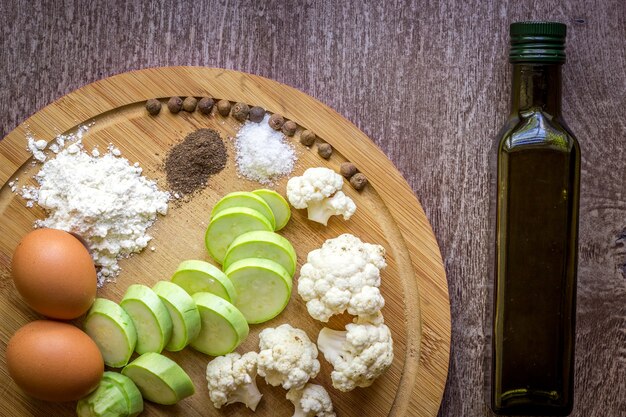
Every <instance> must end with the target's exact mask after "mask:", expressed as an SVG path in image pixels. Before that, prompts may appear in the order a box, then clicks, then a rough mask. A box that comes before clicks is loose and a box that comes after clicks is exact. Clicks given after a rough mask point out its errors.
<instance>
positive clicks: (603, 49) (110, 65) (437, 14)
mask: <svg viewBox="0 0 626 417" xmlns="http://www.w3.org/2000/svg"><path fill="white" fill-rule="evenodd" d="M0 17H1V18H2V20H3V22H4V24H3V25H2V28H0V36H1V37H2V38H1V42H0V46H1V49H0V56H1V58H2V59H0V72H1V73H2V74H3V77H2V79H1V81H0V85H1V86H2V88H1V89H0V106H1V107H0V108H2V110H3V113H2V116H0V117H1V118H0V120H1V121H2V123H0V129H1V130H2V132H3V133H4V134H6V133H8V132H9V131H10V130H12V129H13V128H14V127H15V126H17V125H18V123H20V122H21V121H23V120H25V119H26V118H27V117H28V116H29V115H31V114H32V113H34V112H35V111H37V110H38V109H40V108H42V107H43V106H45V105H46V104H48V103H50V102H52V101H53V100H55V99H57V98H59V97H60V96H62V95H63V94H66V93H68V92H70V91H72V90H74V89H76V88H78V87H80V86H82V85H84V84H86V83H89V82H92V81H95V80H97V79H99V78H101V77H104V76H109V75H112V74H116V73H119V72H124V71H127V70H132V69H137V68H144V67H149V66H162V65H205V66H213V67H224V68H234V69H238V70H242V71H247V72H251V73H255V74H259V75H263V76H266V77H269V78H272V79H275V80H278V81H281V82H284V83H286V84H289V85H291V86H294V87H296V88H298V89H300V90H302V91H304V92H306V93H308V94H311V95H312V96H314V97H316V98H318V99H319V100H320V101H322V102H324V103H326V104H328V105H329V106H330V107H332V108H334V109H335V110H337V111H338V112H339V113H340V114H342V115H344V116H345V117H347V118H348V119H349V120H351V121H352V122H354V123H355V124H356V125H357V126H358V127H359V128H360V129H361V130H363V131H364V132H365V133H366V134H367V135H368V136H369V137H371V138H372V139H374V140H375V141H376V143H377V144H378V145H379V146H380V147H381V148H382V149H383V151H384V152H385V153H386V154H387V155H388V156H389V158H390V159H391V160H392V161H393V162H394V163H395V164H396V166H397V167H398V168H399V169H400V171H401V172H402V173H403V174H404V176H405V177H406V178H407V180H408V182H409V184H410V185H411V187H412V188H413V190H414V191H415V192H416V194H417V195H418V197H419V198H420V201H421V202H422V204H423V206H424V209H425V211H426V213H427V215H428V217H429V219H430V221H431V223H432V225H433V228H434V231H435V234H436V236H437V239H438V241H439V244H440V246H441V249H442V254H443V257H444V262H445V266H446V271H447V275H448V280H449V288H450V297H451V305H452V321H453V335H452V357H451V362H450V373H449V379H448V385H447V389H446V393H445V396H444V401H443V403H442V406H441V410H440V415H441V416H454V417H457V416H468V417H474V416H486V415H490V413H489V412H488V410H487V408H486V406H485V403H484V396H483V393H482V389H481V386H482V381H483V370H482V366H481V363H482V357H483V353H484V349H483V342H484V331H483V324H484V310H485V300H486V284H487V280H486V276H487V271H488V264H487V258H486V256H487V250H486V248H487V245H488V242H487V224H488V222H487V220H488V219H487V207H488V194H487V179H488V176H487V175H488V165H487V161H488V154H489V152H490V148H491V139H492V138H493V137H494V135H495V133H496V132H497V130H498V129H499V127H500V125H501V124H502V123H503V122H504V120H505V115H506V114H507V109H508V103H509V98H508V96H509V88H510V87H509V84H510V76H509V66H508V64H507V62H506V53H507V28H508V24H509V23H510V22H511V21H514V20H520V19H558V20H560V21H563V22H566V23H567V24H568V29H569V33H568V46H567V48H568V49H567V53H568V63H567V65H566V66H565V67H564V97H563V100H564V108H563V113H564V117H565V119H566V120H567V121H568V124H569V126H570V127H571V128H572V130H573V131H574V132H575V133H576V135H577V136H578V138H579V140H580V142H581V147H582V166H583V176H582V190H581V191H582V193H581V198H582V200H581V219H580V225H581V236H580V264H579V292H578V327H577V329H578V330H577V331H578V334H577V354H576V360H577V365H576V379H577V381H576V405H575V411H574V413H573V415H574V416H577V417H600V416H609V417H612V416H623V415H625V414H626V383H625V381H626V349H625V348H624V346H625V345H626V277H625V272H623V270H622V271H620V265H623V264H624V263H625V262H626V250H625V249H624V240H623V239H622V240H621V241H620V240H618V237H619V235H620V233H624V232H623V230H624V228H625V227H626V169H625V160H626V151H625V150H624V141H625V137H626V124H625V122H624V120H625V119H624V117H623V109H624V108H626V77H625V75H624V68H625V67H626V45H625V42H624V39H625V38H626V6H625V4H624V2H623V1H622V0H571V1H568V2H562V1H556V0H547V1H541V0H534V1H513V0H509V1H496V0H491V1H481V0H467V1H462V0H456V1H423V2H416V1H400V0H389V1H385V2H373V1H349V2H348V1H343V2H331V1H324V0H317V1H308V2H307V1H301V2H295V1H290V2H269V1H257V2H254V3H252V4H251V3H250V2H246V1H227V0H223V1H207V2H198V1H194V2H192V1H179V2H140V1H119V2H114V1H108V2H106V5H105V4H102V3H100V4H97V3H96V2H87V1H75V2H71V1H70V2H67V1H65V2H64V1H58V2H52V1H49V2H44V3H41V2H26V1H16V0H14V1H4V2H1V3H0Z"/></svg>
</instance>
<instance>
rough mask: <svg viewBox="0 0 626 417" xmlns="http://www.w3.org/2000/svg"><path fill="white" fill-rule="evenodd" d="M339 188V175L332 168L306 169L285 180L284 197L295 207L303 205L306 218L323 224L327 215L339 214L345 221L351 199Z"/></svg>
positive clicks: (351, 210) (351, 209)
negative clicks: (285, 192) (298, 174)
mask: <svg viewBox="0 0 626 417" xmlns="http://www.w3.org/2000/svg"><path fill="white" fill-rule="evenodd" d="M341 187H343V177H342V176H341V175H339V174H337V173H336V172H335V171H333V170H332V169H329V168H323V167H316V168H309V169H307V170H306V171H304V174H302V176H300V177H293V178H290V179H289V181H288V182H287V199H288V200H289V203H291V205H292V206H294V207H295V208H297V209H304V208H306V209H307V214H308V218H309V220H313V221H315V222H318V223H322V224H323V225H326V224H327V223H328V219H329V218H330V217H331V216H335V215H341V216H343V218H344V220H348V219H349V218H350V217H352V215H353V214H354V212H355V211H356V205H355V204H354V201H352V199H351V198H350V197H348V196H347V195H345V194H344V193H343V192H342V191H341ZM333 194H334V195H333ZM331 196H332V197H331Z"/></svg>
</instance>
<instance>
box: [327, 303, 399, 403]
mask: <svg viewBox="0 0 626 417" xmlns="http://www.w3.org/2000/svg"><path fill="white" fill-rule="evenodd" d="M373 317H374V318H376V319H375V321H376V322H377V323H378V324H372V323H370V322H368V321H366V320H363V319H362V318H361V319H359V318H357V319H355V323H350V324H348V325H346V330H345V331H341V330H331V329H329V328H326V327H325V328H323V329H322V330H321V331H320V334H319V336H318V338H317V345H318V347H319V349H320V350H321V351H322V353H323V354H324V357H325V358H326V360H327V361H328V362H330V364H331V365H332V366H333V372H332V373H331V374H330V376H331V379H332V381H333V387H335V388H337V389H338V390H339V391H343V392H347V391H351V390H353V389H354V388H356V387H369V386H370V385H372V383H373V382H374V380H375V379H376V378H378V377H379V376H380V375H382V374H383V373H384V372H385V371H386V370H387V369H388V368H389V367H390V366H391V363H392V362H393V339H392V338H391V331H390V330H389V327H387V326H386V325H385V324H383V323H382V316H380V315H375V316H373Z"/></svg>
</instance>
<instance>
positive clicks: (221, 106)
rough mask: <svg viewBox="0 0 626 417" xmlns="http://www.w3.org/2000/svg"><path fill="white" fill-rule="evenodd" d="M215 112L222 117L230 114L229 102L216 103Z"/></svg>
mask: <svg viewBox="0 0 626 417" xmlns="http://www.w3.org/2000/svg"><path fill="white" fill-rule="evenodd" d="M217 111H218V112H219V114H221V115H222V116H224V117H226V116H228V114H229V113H230V101H228V100H220V101H218V102H217Z"/></svg>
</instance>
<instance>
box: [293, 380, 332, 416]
mask: <svg viewBox="0 0 626 417" xmlns="http://www.w3.org/2000/svg"><path fill="white" fill-rule="evenodd" d="M287 399H288V400H289V401H291V402H292V403H293V405H294V407H295V412H294V414H293V416H292V417H335V416H336V414H335V412H334V411H333V402H332V401H331V399H330V396H329V395H328V392H327V391H326V389H325V388H324V387H323V386H321V385H317V384H311V383H309V384H306V386H305V387H304V388H303V389H295V388H292V389H290V390H289V392H288V393H287Z"/></svg>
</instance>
